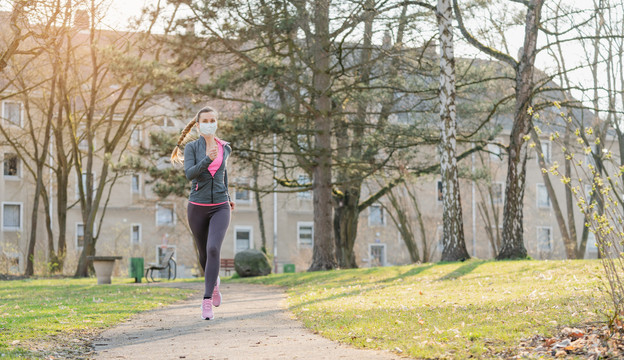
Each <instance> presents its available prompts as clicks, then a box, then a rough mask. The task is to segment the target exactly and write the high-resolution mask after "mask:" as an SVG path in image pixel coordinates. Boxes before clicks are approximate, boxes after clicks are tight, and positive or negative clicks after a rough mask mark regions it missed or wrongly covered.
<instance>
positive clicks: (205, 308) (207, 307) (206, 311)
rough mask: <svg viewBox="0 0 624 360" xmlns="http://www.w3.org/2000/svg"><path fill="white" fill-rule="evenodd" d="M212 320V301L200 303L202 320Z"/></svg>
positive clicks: (205, 300)
mask: <svg viewBox="0 0 624 360" xmlns="http://www.w3.org/2000/svg"><path fill="white" fill-rule="evenodd" d="M213 318H214V314H213V312H212V299H204V301H202V319H204V320H212V319H213Z"/></svg>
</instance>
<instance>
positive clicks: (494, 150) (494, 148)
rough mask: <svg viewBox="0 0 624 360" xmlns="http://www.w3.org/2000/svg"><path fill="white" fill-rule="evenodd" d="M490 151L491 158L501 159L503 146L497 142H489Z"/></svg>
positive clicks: (494, 159)
mask: <svg viewBox="0 0 624 360" xmlns="http://www.w3.org/2000/svg"><path fill="white" fill-rule="evenodd" d="M488 151H489V152H490V160H493V161H500V160H501V159H502V153H503V152H502V150H501V147H500V146H498V145H496V144H488Z"/></svg>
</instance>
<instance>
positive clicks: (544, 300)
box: [233, 260, 605, 359]
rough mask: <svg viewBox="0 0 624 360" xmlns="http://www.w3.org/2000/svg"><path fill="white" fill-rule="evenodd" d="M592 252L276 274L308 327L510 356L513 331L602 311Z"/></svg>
mask: <svg viewBox="0 0 624 360" xmlns="http://www.w3.org/2000/svg"><path fill="white" fill-rule="evenodd" d="M602 271H603V270H602V268H601V265H600V262H599V261H597V260H574V261H567V260H566V261H529V260H527V261H496V262H495V261H481V260H470V261H467V262H464V263H439V264H423V265H411V266H396V267H384V268H370V269H353V270H340V271H327V272H314V273H297V274H275V275H270V276H266V277H261V278H248V279H240V280H233V281H244V282H250V283H262V284H274V285H280V286H285V287H287V288H288V290H287V292H288V303H289V307H290V309H291V310H292V311H293V312H294V314H295V315H296V316H297V318H298V319H300V320H301V321H303V323H304V324H305V325H306V326H307V327H308V328H310V329H312V330H313V331H315V332H318V333H320V334H321V335H323V336H325V337H327V338H330V339H332V340H337V341H341V342H343V343H348V344H350V345H353V346H356V347H360V348H376V349H388V350H391V351H394V352H397V353H400V354H402V355H407V356H410V357H416V358H449V359H450V358H452V359H466V358H470V357H477V358H495V357H509V356H513V355H514V354H515V350H514V349H515V348H516V347H517V346H518V344H519V342H520V340H521V339H524V338H528V337H530V336H533V335H536V334H540V335H544V336H551V335H553V334H554V333H555V332H556V331H557V329H559V328H561V327H562V326H576V325H580V324H583V323H588V322H594V321H600V320H603V319H602V315H601V313H602V310H603V309H604V306H605V297H604V294H603V293H602V292H601V291H600V290H599V289H600V287H601V281H600V280H599V279H598V277H597V275H598V274H601V273H602Z"/></svg>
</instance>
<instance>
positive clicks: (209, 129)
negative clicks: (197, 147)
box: [199, 121, 217, 135]
mask: <svg viewBox="0 0 624 360" xmlns="http://www.w3.org/2000/svg"><path fill="white" fill-rule="evenodd" d="M199 132H200V133H202V134H204V135H214V134H215V133H216V132H217V122H216V121H215V122H212V123H199Z"/></svg>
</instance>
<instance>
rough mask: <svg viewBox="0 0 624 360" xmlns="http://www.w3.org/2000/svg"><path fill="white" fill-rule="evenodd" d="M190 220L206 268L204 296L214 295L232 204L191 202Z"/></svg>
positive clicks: (189, 209) (201, 259) (202, 265)
mask: <svg viewBox="0 0 624 360" xmlns="http://www.w3.org/2000/svg"><path fill="white" fill-rule="evenodd" d="M187 214H188V222H189V226H190V227H191V231H192V232H193V237H194V238H195V245H196V246H197V250H198V251H199V263H200V265H201V267H202V268H203V269H204V282H205V286H206V288H205V290H204V297H212V292H213V290H214V287H215V285H216V284H217V277H218V276H219V267H220V265H221V264H220V262H221V244H223V239H224V238H225V232H226V231H227V228H228V226H229V225H230V204H229V203H225V204H221V205H215V206H201V205H194V204H191V203H189V204H188V209H187Z"/></svg>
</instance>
